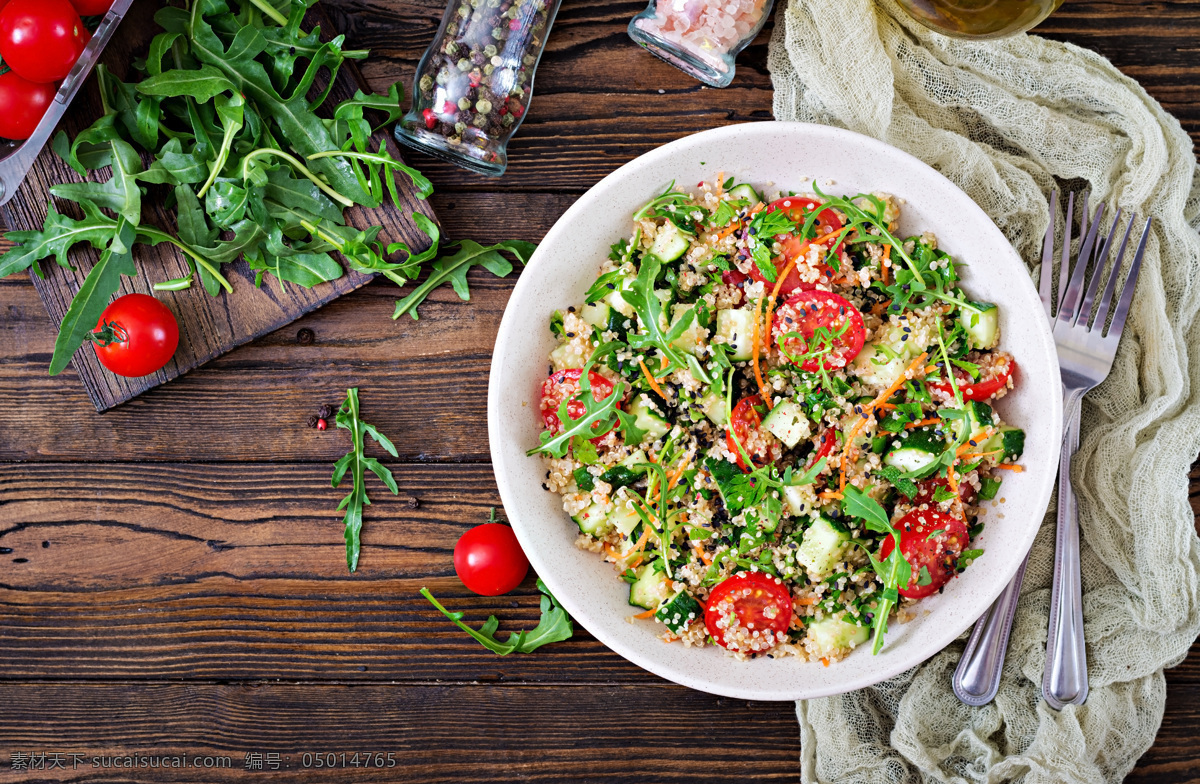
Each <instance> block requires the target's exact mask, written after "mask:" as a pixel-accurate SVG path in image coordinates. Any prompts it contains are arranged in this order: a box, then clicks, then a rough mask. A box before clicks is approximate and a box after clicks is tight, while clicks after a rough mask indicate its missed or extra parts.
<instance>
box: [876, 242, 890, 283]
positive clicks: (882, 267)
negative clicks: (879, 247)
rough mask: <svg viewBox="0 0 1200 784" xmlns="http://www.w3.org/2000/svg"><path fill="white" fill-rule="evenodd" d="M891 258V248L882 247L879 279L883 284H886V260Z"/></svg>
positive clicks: (887, 246) (888, 246)
mask: <svg viewBox="0 0 1200 784" xmlns="http://www.w3.org/2000/svg"><path fill="white" fill-rule="evenodd" d="M891 257H892V246H891V245H890V244H889V245H884V246H883V261H881V262H879V279H880V280H882V281H883V282H884V283H885V284H886V283H887V282H888V264H887V262H888V259H890V258H891Z"/></svg>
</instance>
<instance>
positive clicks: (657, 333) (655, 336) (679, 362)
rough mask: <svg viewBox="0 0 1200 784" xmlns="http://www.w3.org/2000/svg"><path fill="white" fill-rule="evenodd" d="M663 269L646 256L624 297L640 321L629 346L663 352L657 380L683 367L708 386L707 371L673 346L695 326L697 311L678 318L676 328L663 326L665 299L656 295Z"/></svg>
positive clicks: (693, 309)
mask: <svg viewBox="0 0 1200 784" xmlns="http://www.w3.org/2000/svg"><path fill="white" fill-rule="evenodd" d="M660 269H662V262H661V261H659V259H658V257H656V256H652V255H650V256H646V257H645V258H643V259H642V264H641V268H640V269H639V270H638V276H637V278H636V279H635V280H634V281H633V284H632V285H631V286H630V289H629V290H628V291H626V292H625V293H624V294H622V295H621V296H622V297H624V299H625V301H626V302H628V303H629V304H630V305H632V306H633V309H634V310H636V311H637V316H638V319H639V320H640V322H641V329H639V330H638V332H637V334H632V333H631V334H630V335H629V336H628V340H629V345H630V346H631V347H633V348H656V349H658V350H659V351H661V352H662V355H663V356H664V357H666V359H667V365H666V367H664V368H660V369H659V370H657V371H655V377H656V378H662V377H663V376H666V375H668V374H670V373H673V372H674V371H675V370H677V369H680V368H687V369H688V370H690V371H692V373H693V374H695V375H696V378H697V379H698V380H699V381H700V382H701V383H709V381H710V379H709V378H708V374H706V373H705V372H704V370H703V369H702V368H701V367H700V365H699V363H698V362H689V361H688V360H687V359H685V358H684V356H683V354H682V353H681V352H680V351H679V349H677V348H675V346H673V345H672V343H674V342H675V341H676V340H678V339H679V338H680V336H682V335H683V333H684V332H686V331H687V330H688V329H690V328H691V326H692V323H693V322H694V321H695V320H696V310H695V308H689V309H688V310H687V312H686V313H685V314H684V316H683V318H681V319H679V321H677V322H676V323H675V325H674V326H672V327H671V328H670V329H667V330H665V331H664V330H663V327H662V324H663V322H664V321H666V317H665V315H664V314H663V309H662V300H660V299H659V298H658V295H657V294H655V293H654V281H655V280H657V279H658V272H659V270H660ZM689 356H691V355H689ZM693 359H694V356H693ZM697 371H698V372H697Z"/></svg>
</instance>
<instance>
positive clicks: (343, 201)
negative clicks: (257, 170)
mask: <svg viewBox="0 0 1200 784" xmlns="http://www.w3.org/2000/svg"><path fill="white" fill-rule="evenodd" d="M268 156H274V157H276V158H283V159H284V160H285V161H287V162H288V163H290V164H291V165H292V166H293V167H295V169H296V171H298V172H300V173H301V174H303V175H304V176H305V177H307V178H308V179H309V180H311V181H312V184H313V185H316V186H317V187H318V188H320V189H321V190H322V191H323V192H324V193H325V195H327V196H328V197H329V198H331V199H333V200H334V201H336V202H337V203H338V204H340V205H342V206H343V207H353V206H354V202H353V201H352V200H350V199H348V198H346V197H345V196H343V195H342V194H340V193H338V192H337V191H336V190H334V189H333V188H331V187H329V185H328V184H326V183H325V181H324V180H322V179H321V178H320V177H318V176H317V175H315V174H313V172H312V171H311V170H310V169H309V168H308V167H307V166H305V165H304V163H303V162H302V161H301V160H300V159H299V158H297V157H296V156H294V155H290V154H288V153H286V152H284V151H283V150H277V149H275V148H273V147H260V148H259V149H257V150H255V151H254V152H252V153H250V154H249V155H247V156H246V157H245V159H244V160H243V161H242V180H243V181H244V180H247V179H249V178H250V174H249V171H250V169H249V167H250V162H251V161H253V160H254V159H255V158H265V157H268Z"/></svg>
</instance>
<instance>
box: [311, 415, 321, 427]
mask: <svg viewBox="0 0 1200 784" xmlns="http://www.w3.org/2000/svg"><path fill="white" fill-rule="evenodd" d="M319 419H320V417H318V416H317V415H316V414H313V415H312V416H310V417H309V418H308V426H309V427H316V426H317V421H318V420H319Z"/></svg>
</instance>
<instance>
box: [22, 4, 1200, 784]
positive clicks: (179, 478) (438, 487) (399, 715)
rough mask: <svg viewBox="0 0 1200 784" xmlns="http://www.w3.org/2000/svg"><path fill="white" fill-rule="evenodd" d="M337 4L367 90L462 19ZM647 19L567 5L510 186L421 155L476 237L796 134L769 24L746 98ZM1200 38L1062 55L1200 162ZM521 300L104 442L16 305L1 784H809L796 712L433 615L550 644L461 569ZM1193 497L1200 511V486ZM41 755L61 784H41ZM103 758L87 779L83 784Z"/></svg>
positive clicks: (347, 310)
mask: <svg viewBox="0 0 1200 784" xmlns="http://www.w3.org/2000/svg"><path fill="white" fill-rule="evenodd" d="M323 2H324V4H325V5H326V6H327V10H328V12H329V14H330V16H331V17H332V18H333V19H334V21H335V24H336V26H337V27H338V28H339V30H338V32H341V33H345V34H346V36H347V38H348V40H349V43H350V44H351V45H353V46H355V47H363V48H370V49H371V50H372V57H371V59H369V60H368V61H366V63H365V66H364V68H363V70H364V73H365V75H366V77H367V78H368V80H370V81H371V83H372V85H373V86H374V87H375V88H376V89H380V88H381V87H382V86H385V85H387V84H390V83H391V82H392V81H394V80H395V79H397V78H402V79H403V80H405V81H406V82H408V81H410V80H411V76H412V74H413V72H414V71H415V69H416V65H417V58H418V57H419V56H420V55H421V53H422V52H423V51H424V50H425V47H426V46H427V45H428V43H429V41H430V40H432V38H433V36H434V33H435V31H436V29H437V25H438V23H439V21H440V18H441V13H442V9H443V3H442V2H441V1H440V0H435V1H434V2H423V3H417V2H413V1H412V0H365V2H351V1H350V0H323ZM644 7H645V3H644V2H642V1H641V0H636V1H635V2H622V3H601V2H582V0H580V1H575V0H566V1H565V2H563V4H562V7H561V10H560V11H559V14H558V19H557V22H556V23H555V27H554V31H553V32H552V34H551V36H550V39H549V43H548V47H547V49H546V53H545V55H544V57H543V60H542V64H541V67H540V69H539V71H538V76H537V93H536V98H535V100H534V102H533V104H532V106H531V108H530V111H529V114H528V117H527V118H526V121H525V123H524V125H523V126H522V127H521V130H520V132H519V133H518V134H517V136H516V137H515V138H514V140H513V141H512V143H511V144H510V146H509V168H508V172H507V174H505V176H504V177H503V178H502V179H499V180H492V179H484V178H482V177H479V176H477V175H473V174H470V173H467V172H464V171H462V170H459V169H455V168H453V167H451V166H449V165H448V164H445V163H442V162H440V161H435V160H433V159H430V158H424V157H421V156H419V155H415V154H413V155H410V160H411V162H412V163H414V165H416V166H418V167H419V168H420V169H422V170H423V171H424V172H425V173H426V174H428V175H429V177H430V179H432V180H433V182H434V185H435V187H436V192H435V194H434V196H433V197H432V199H431V202H432V205H433V208H434V210H435V211H436V213H437V214H438V216H439V218H440V219H441V220H442V222H443V224H444V228H445V231H446V233H447V234H449V235H450V236H453V237H471V238H473V239H476V240H479V241H481V242H494V241H497V240H502V239H508V238H522V239H529V240H537V239H539V238H540V237H541V236H542V234H543V233H544V232H545V231H546V230H547V229H548V228H549V227H550V226H551V225H552V224H553V223H554V221H555V220H556V219H557V217H558V216H559V215H560V214H561V213H562V212H563V211H564V210H565V209H566V208H567V207H568V206H569V205H570V204H571V203H572V202H573V201H574V200H575V198H576V197H577V196H578V195H579V194H581V193H582V192H583V191H584V190H586V189H587V188H588V187H590V186H591V185H592V184H594V183H595V182H597V181H598V180H599V179H600V178H601V177H603V176H604V175H606V174H608V173H609V172H610V171H612V170H613V169H614V168H616V167H617V166H619V165H621V164H622V163H624V162H626V161H628V160H630V159H632V158H634V157H636V156H637V155H640V154H642V153H644V152H646V151H647V150H649V149H652V148H653V147H656V146H658V145H660V144H662V143H665V142H668V141H671V140H673V139H676V138H678V137H680V136H683V135H685V134H688V133H691V132H694V131H698V130H703V129H706V128H713V127H717V126H721V125H725V124H729V123H737V122H749V121H757V120H767V119H770V117H771V95H772V94H771V84H770V79H769V75H768V74H767V72H766V66H765V61H766V49H767V40H768V37H769V34H770V30H771V27H770V25H769V24H768V27H767V28H766V29H765V30H764V31H763V32H762V33H761V34H760V35H759V36H758V38H757V39H756V40H755V41H754V42H753V43H752V44H751V45H750V47H749V48H747V49H746V50H745V51H744V52H743V53H742V55H741V56H740V58H739V60H738V67H737V73H736V77H735V79H734V81H733V84H732V85H731V86H730V87H728V88H726V89H724V90H714V89H709V88H703V87H702V86H701V85H700V84H699V83H698V82H696V81H694V80H692V79H690V78H688V77H687V76H685V75H684V74H682V73H680V72H679V71H677V70H676V69H674V68H672V67H670V66H669V65H667V64H666V63H663V62H661V61H659V60H657V59H655V58H654V57H652V56H651V55H650V54H648V53H646V52H644V51H642V50H640V49H638V48H637V47H636V46H635V45H634V44H633V43H632V42H631V41H630V40H629V39H628V37H627V36H626V33H625V28H626V25H627V24H628V23H629V20H630V19H631V18H632V17H633V16H634V15H635V14H637V13H638V12H640V11H641V10H643V9H644ZM1198 10H1200V6H1198V5H1197V4H1196V2H1195V0H1177V1H1175V2H1167V3H1164V4H1155V5H1147V4H1145V3H1142V2H1138V1H1137V0H1112V2H1106V3H1089V2H1083V0H1067V2H1066V4H1065V5H1064V6H1063V8H1062V10H1061V11H1060V12H1059V13H1058V14H1057V15H1055V16H1053V17H1051V18H1050V20H1049V21H1048V22H1046V23H1045V24H1044V25H1043V26H1042V27H1041V28H1040V32H1041V33H1042V34H1044V35H1048V36H1051V37H1054V38H1058V39H1065V40H1069V41H1072V42H1074V43H1077V44H1080V45H1082V46H1086V47H1088V48H1091V49H1094V50H1096V51H1098V52H1100V53H1101V54H1103V55H1106V56H1108V57H1110V58H1111V59H1112V60H1113V61H1114V62H1115V63H1116V64H1117V65H1118V66H1119V67H1121V68H1122V69H1123V70H1124V71H1125V72H1126V73H1127V74H1129V75H1130V76H1132V77H1134V78H1136V79H1137V80H1138V81H1140V82H1141V83H1142V84H1143V85H1144V86H1145V87H1146V89H1147V90H1149V92H1150V93H1151V94H1153V95H1154V96H1155V97H1156V98H1158V99H1159V100H1160V101H1162V103H1163V104H1164V106H1165V107H1166V109H1167V110H1168V111H1169V112H1171V113H1173V114H1175V116H1177V117H1179V118H1180V119H1181V120H1182V122H1183V124H1184V127H1185V128H1186V129H1187V130H1188V131H1189V132H1191V133H1192V135H1193V137H1194V138H1200V71H1198V70H1197V69H1196V67H1195V65H1196V57H1197V50H1196V43H1195V42H1196V40H1198V39H1200V13H1198ZM3 247H5V248H6V247H7V246H3ZM514 280H515V276H514V277H513V279H509V280H496V279H494V278H492V277H491V276H489V275H486V274H479V275H476V274H474V273H472V275H471V291H472V295H473V296H472V301H471V302H470V303H462V302H460V301H459V300H458V298H457V296H455V295H454V294H453V292H452V291H450V290H449V289H442V290H439V291H438V292H437V293H436V295H435V296H434V297H433V298H432V299H431V300H430V301H429V302H428V304H426V305H425V306H423V309H422V311H421V320H420V321H412V320H410V319H408V318H402V319H401V320H399V321H392V320H391V318H389V316H390V315H391V312H392V308H393V306H394V302H395V295H394V294H393V290H392V287H391V284H385V283H384V282H382V281H381V282H376V283H373V284H370V285H367V286H365V287H364V288H362V289H359V290H358V291H355V292H353V293H351V294H348V295H346V296H345V297H342V298H341V299H338V300H337V301H335V302H333V303H332V304H330V305H328V306H326V307H324V308H322V309H320V310H318V311H316V312H315V313H312V314H309V315H307V316H305V317H304V318H302V319H301V320H300V321H298V322H296V323H294V324H292V325H290V326H288V327H286V328H283V329H281V330H279V331H277V332H274V333H271V334H269V335H267V336H265V337H263V338H261V339H259V340H257V341H255V342H253V343H251V344H249V345H246V346H243V347H241V348H238V349H236V350H234V351H233V352H231V353H229V354H227V355H225V356H223V357H221V358H219V359H217V360H215V361H213V362H211V363H210V364H208V365H206V366H204V367H203V368H200V369H198V370H196V371H194V372H192V373H190V374H189V375H187V376H185V377H183V378H180V379H177V380H175V381H172V382H170V383H167V384H165V385H164V386H162V387H159V388H157V389H154V390H152V391H150V392H148V393H146V394H145V395H144V396H142V397H140V398H138V399H137V400H135V401H133V402H131V403H129V404H126V405H123V406H120V407H118V408H116V409H114V410H112V411H111V412H109V413H107V414H105V415H103V416H101V415H98V414H96V413H94V410H93V408H92V406H91V404H90V403H89V401H88V399H87V397H86V395H85V393H84V390H83V387H82V386H81V385H80V383H79V380H78V379H77V378H75V377H73V371H71V370H68V371H67V372H66V373H64V374H63V375H61V376H58V377H54V378H51V377H49V376H47V375H46V372H45V368H46V364H47V361H48V358H49V356H50V352H51V349H52V346H53V342H54V336H55V330H54V328H53V326H52V325H51V323H50V321H49V319H48V317H47V316H46V314H45V311H44V310H43V308H42V305H41V303H40V301H39V300H38V298H37V295H36V293H35V292H34V289H33V287H32V286H31V285H30V283H29V282H28V281H26V280H24V279H17V278H14V279H7V280H0V337H2V339H0V705H2V706H3V707H2V708H0V782H8V781H12V782H21V781H34V780H38V781H43V780H45V781H76V780H84V779H85V778H94V776H95V775H97V774H96V773H95V772H94V771H93V770H92V768H91V767H90V766H91V758H92V757H93V756H101V755H107V756H112V755H125V754H131V755H132V754H145V753H151V752H150V751H148V750H152V753H155V754H172V755H187V757H188V759H189V764H191V761H194V760H195V759H197V758H199V759H200V762H199V763H197V764H199V765H201V767H203V766H204V765H205V764H209V765H215V766H217V767H216V768H214V769H209V770H205V771H204V772H203V773H202V774H200V773H199V772H198V771H190V770H173V771H169V770H161V769H157V770H137V769H134V770H122V771H120V772H119V773H118V772H115V771H108V774H109V775H110V776H113V775H115V776H119V777H120V779H121V780H123V781H164V780H174V781H210V782H225V781H253V780H258V779H257V778H256V777H263V779H264V780H265V779H266V778H267V777H270V779H271V780H280V781H282V780H300V781H309V780H312V781H329V782H342V781H348V780H353V781H381V782H385V781H386V782H395V781H406V782H407V781H412V782H461V781H464V780H468V779H469V780H472V781H496V782H508V781H512V780H515V779H522V780H523V779H531V780H533V779H536V780H538V781H542V782H569V781H599V780H603V781H605V782H638V783H639V784H642V783H644V782H666V781H671V782H680V781H695V782H706V783H708V782H726V781H728V782H744V781H747V780H754V781H763V780H780V781H796V780H797V779H798V771H799V764H798V755H799V737H798V732H797V727H796V720H795V717H794V716H793V714H792V711H791V706H790V705H788V704H772V703H747V702H742V701H737V700H729V699H721V698H717V697H712V696H708V695H705V694H701V693H698V692H693V691H688V690H687V689H684V688H681V687H678V686H674V685H672V684H670V683H667V682H666V681H662V680H659V679H657V678H655V677H654V676H652V675H650V674H648V673H646V672H644V671H642V670H640V669H638V668H637V667H635V666H633V665H632V664H629V663H627V662H625V661H624V660H622V659H621V658H620V657H618V656H617V655H616V654H613V653H611V652H610V651H608V650H606V649H605V648H604V647H603V646H601V645H600V644H599V643H597V642H596V641H595V640H594V639H593V638H591V637H590V636H589V635H588V634H587V633H586V631H584V630H583V629H581V628H578V627H577V632H576V635H575V638H574V639H573V640H571V641H569V642H565V643H559V644H556V645H551V646H548V647H546V648H543V649H541V650H539V651H537V652H536V653H534V654H532V655H526V656H519V655H514V656H509V657H505V658H499V657H497V656H495V655H493V654H492V653H490V652H488V651H486V650H484V649H483V648H482V647H479V646H478V645H476V644H475V643H474V642H472V641H471V640H470V639H469V638H468V637H467V636H466V635H464V634H462V633H461V632H459V631H458V630H456V629H455V628H454V627H453V626H451V625H450V624H449V623H448V622H447V621H446V619H445V618H444V617H443V616H441V615H440V614H439V613H438V612H437V611H436V610H434V608H433V607H431V606H430V605H429V604H428V603H427V602H426V601H425V600H424V599H423V598H421V596H420V595H419V594H418V593H417V591H418V589H419V588H420V587H421V586H423V585H427V586H428V587H429V588H430V589H431V590H432V591H433V593H434V594H435V595H437V597H438V598H439V599H441V600H442V601H443V602H444V603H445V604H446V605H447V606H448V607H449V608H450V609H451V610H462V611H464V612H466V613H467V620H469V621H471V622H473V623H475V624H476V625H478V623H480V622H481V621H482V620H484V619H485V618H486V617H487V616H488V614H489V613H494V614H496V615H497V616H498V617H499V618H500V619H501V626H502V628H505V629H519V628H522V627H524V628H532V626H533V625H534V624H535V623H536V622H537V618H538V599H537V590H536V588H535V586H534V575H533V574H532V573H531V574H530V575H529V577H528V578H527V579H526V580H525V582H524V583H523V584H522V585H521V586H520V587H519V588H518V589H517V591H516V592H514V593H513V594H512V595H509V596H502V597H497V598H492V599H488V598H482V597H477V596H474V595H472V594H470V593H468V592H467V591H466V589H465V588H463V586H462V585H461V583H459V581H458V579H457V578H456V577H455V576H454V572H453V567H452V564H451V551H452V548H453V546H454V543H455V541H456V540H457V538H458V537H459V535H460V534H461V533H462V532H463V531H464V530H466V529H467V528H468V527H470V526H473V525H476V524H478V523H480V522H483V521H485V520H486V518H487V512H488V508H489V507H491V506H494V505H496V504H497V503H498V500H499V499H498V498H497V495H496V489H495V485H494V481H493V478H492V472H491V467H490V465H489V464H488V442H487V429H486V422H485V401H486V387H487V374H488V366H489V359H490V354H491V350H492V346H493V342H494V339H495V334H496V329H497V326H498V324H499V320H500V316H501V313H502V312H503V309H504V305H505V303H506V301H507V298H508V295H509V292H510V291H511V289H512V285H513V283H514ZM350 386H357V387H359V388H360V390H361V395H362V401H363V415H364V417H365V418H366V419H367V420H369V421H371V422H372V423H374V424H376V425H377V426H378V427H379V428H380V430H382V431H383V432H384V433H386V434H388V435H389V436H391V438H392V440H393V441H394V442H395V444H396V446H397V448H398V450H399V452H400V460H398V461H393V462H392V466H393V468H394V469H395V473H396V478H397V480H398V482H399V485H400V488H401V490H400V495H399V497H392V496H390V495H386V494H380V495H379V496H378V498H376V499H375V500H376V503H375V504H374V505H373V506H372V507H370V514H369V519H368V521H367V523H366V527H365V528H364V533H363V555H362V562H361V566H360V569H359V571H358V573H356V574H354V575H348V574H347V573H346V569H345V563H344V559H343V555H342V548H343V545H342V543H341V536H342V532H341V516H340V514H338V513H336V512H335V511H334V507H335V506H336V504H337V501H338V500H339V498H340V496H341V493H339V492H338V491H336V490H332V489H331V488H329V486H328V482H329V473H330V469H331V466H332V464H333V462H334V461H335V460H336V459H337V458H338V457H340V456H341V454H342V453H343V451H344V449H345V446H346V442H345V437H344V436H345V433H344V432H338V431H335V429H334V428H332V427H330V428H329V429H328V430H326V431H323V432H322V431H318V430H316V429H310V428H309V427H307V424H306V420H307V418H308V417H309V416H310V415H311V414H312V413H314V412H315V411H316V410H317V408H318V407H319V406H320V405H321V404H334V405H336V404H337V402H339V401H340V400H341V398H342V396H343V395H344V393H345V390H346V388H347V387H350ZM1192 477H1193V480H1192V493H1191V495H1192V498H1193V504H1194V505H1197V506H1198V508H1200V468H1198V469H1197V470H1195V471H1194V472H1193V474H1192ZM1193 651H1194V652H1193V655H1192V656H1191V657H1190V658H1189V660H1188V661H1187V662H1185V663H1184V664H1183V665H1181V666H1180V667H1177V668H1175V669H1172V670H1170V671H1168V673H1167V682H1168V686H1169V696H1168V700H1167V713H1166V718H1165V720H1164V723H1163V727H1162V730H1161V732H1160V734H1159V737H1158V740H1157V742H1156V743H1155V745H1154V746H1153V747H1152V748H1151V749H1150V751H1149V752H1147V754H1146V755H1145V757H1144V758H1143V759H1142V762H1141V764H1140V765H1139V767H1138V768H1137V769H1136V770H1135V771H1134V772H1133V774H1132V776H1131V777H1130V780H1131V781H1137V782H1164V783H1165V782H1184V781H1196V780H1200V748H1198V747H1197V745H1196V744H1195V742H1194V727H1195V726H1196V721H1197V715H1198V714H1200V648H1194V649H1193ZM680 717H686V718H687V721H688V727H689V729H688V730H687V733H686V736H687V738H686V741H685V742H680V740H681V739H680V735H679V732H680V731H679V729H678V727H679V720H680ZM356 752H357V753H358V754H359V755H360V756H359V758H358V759H359V764H358V765H357V766H356V765H354V764H353V762H352V760H353V759H354V756H353V755H354V754H355V753H356ZM367 752H370V755H371V757H370V762H369V764H366V765H364V764H363V759H364V758H363V756H362V755H365V754H366V753H367ZM14 754H19V755H23V756H22V757H20V758H19V759H20V760H21V764H22V766H25V767H27V766H28V764H29V763H30V761H31V760H30V758H29V757H28V756H25V755H38V754H41V755H43V756H42V757H41V764H42V765H43V766H44V767H50V766H53V765H54V764H55V762H56V761H57V764H59V765H61V767H56V768H54V769H45V770H36V771H31V772H25V771H23V770H20V769H17V770H14V769H13V768H12V758H13V755H14ZM72 754H76V755H85V759H86V765H80V766H79V767H78V768H77V769H75V770H72V760H73V758H72V756H71V755H72ZM53 755H58V756H57V757H55V756H53ZM343 755H344V756H343ZM33 759H36V757H33ZM377 763H378V764H377ZM34 764H36V762H35V763H34ZM318 765H319V766H320V767H318Z"/></svg>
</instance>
